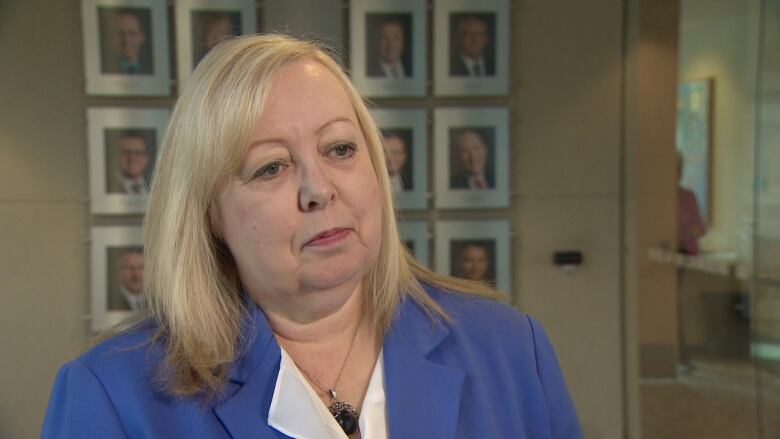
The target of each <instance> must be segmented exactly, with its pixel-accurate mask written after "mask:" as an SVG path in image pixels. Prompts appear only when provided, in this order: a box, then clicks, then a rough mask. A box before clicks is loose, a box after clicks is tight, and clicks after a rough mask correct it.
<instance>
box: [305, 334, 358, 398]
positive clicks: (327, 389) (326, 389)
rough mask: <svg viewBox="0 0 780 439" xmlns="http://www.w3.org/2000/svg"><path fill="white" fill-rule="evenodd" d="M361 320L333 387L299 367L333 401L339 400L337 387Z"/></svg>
mask: <svg viewBox="0 0 780 439" xmlns="http://www.w3.org/2000/svg"><path fill="white" fill-rule="evenodd" d="M361 324H362V320H361V322H358V327H357V328H355V333H354V334H352V341H351V342H350V343H349V349H347V355H345V356H344V361H343V362H342V363H341V368H339V373H338V375H336V381H335V382H334V383H333V387H328V386H325V385H323V384H322V383H321V382H320V380H318V379H317V378H315V377H314V375H312V374H310V373H309V372H307V371H305V370H303V368H302V367H300V366H298V369H300V371H301V372H303V374H304V375H306V377H308V378H309V379H310V380H311V381H312V382H313V383H314V384H315V385H316V386H317V387H319V388H320V390H322V391H323V392H325V393H326V394H328V395H329V396H330V399H331V401H337V400H338V397H337V395H336V388H337V387H338V385H339V381H341V374H342V373H344V369H345V368H346V366H347V360H349V356H350V354H351V353H352V348H353V347H354V346H355V340H357V335H358V332H359V331H360V325H361Z"/></svg>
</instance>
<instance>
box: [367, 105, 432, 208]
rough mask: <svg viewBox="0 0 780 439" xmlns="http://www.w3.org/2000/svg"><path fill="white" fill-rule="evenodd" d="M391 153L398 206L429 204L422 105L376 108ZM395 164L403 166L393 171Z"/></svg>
mask: <svg viewBox="0 0 780 439" xmlns="http://www.w3.org/2000/svg"><path fill="white" fill-rule="evenodd" d="M371 115H372V117H373V118H374V122H376V125H377V128H379V130H380V131H381V132H382V135H383V142H384V146H385V151H386V152H387V154H388V155H387V157H388V170H389V171H390V173H391V175H390V183H391V185H392V187H393V193H394V196H395V204H396V207H397V208H399V209H425V208H427V207H428V175H427V169H428V123H427V122H428V120H427V112H426V111H425V110H423V109H413V108H403V109H373V110H371ZM394 167H400V169H399V170H398V171H394Z"/></svg>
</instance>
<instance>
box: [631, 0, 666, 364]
mask: <svg viewBox="0 0 780 439" xmlns="http://www.w3.org/2000/svg"><path fill="white" fill-rule="evenodd" d="M631 5H632V7H631V14H630V19H631V21H632V22H631V24H630V26H629V29H631V33H630V35H629V44H628V64H627V69H628V74H627V77H626V88H627V101H626V102H627V108H626V161H625V164H626V174H625V175H626V193H625V199H626V211H625V214H626V225H627V227H626V232H627V234H626V254H625V262H626V285H627V290H626V291H627V292H628V296H627V305H628V306H630V308H629V310H630V315H631V316H632V317H631V319H629V321H628V322H629V324H630V325H632V328H631V330H632V331H633V330H636V339H637V340H638V352H636V353H635V354H633V355H636V357H632V358H631V361H633V360H636V361H638V363H639V368H640V370H641V374H642V376H667V377H668V376H674V373H675V366H676V363H677V346H676V342H677V316H676V311H675V310H676V285H675V283H676V278H675V271H674V268H673V267H671V266H668V265H661V264H658V263H655V262H653V261H651V260H650V259H649V258H648V249H650V248H653V247H668V248H674V245H675V242H676V237H675V231H676V229H675V228H676V221H675V212H676V203H675V197H676V195H675V178H676V177H675V173H676V170H675V166H674V165H673V163H674V157H675V152H674V141H675V139H674V133H675V111H676V89H677V67H676V66H677V26H678V13H677V11H678V3H677V1H676V0H656V1H644V2H643V1H632V2H631ZM632 341H633V340H632Z"/></svg>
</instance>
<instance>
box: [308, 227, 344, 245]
mask: <svg viewBox="0 0 780 439" xmlns="http://www.w3.org/2000/svg"><path fill="white" fill-rule="evenodd" d="M350 232H351V230H350V229H330V230H327V231H325V232H322V233H320V234H318V235H317V236H315V237H314V238H312V239H311V240H310V241H309V242H307V243H306V245H307V246H325V245H330V244H335V243H337V242H340V241H342V240H344V239H346V238H347V236H349V234H350Z"/></svg>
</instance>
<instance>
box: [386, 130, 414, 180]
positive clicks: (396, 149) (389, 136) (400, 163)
mask: <svg viewBox="0 0 780 439" xmlns="http://www.w3.org/2000/svg"><path fill="white" fill-rule="evenodd" d="M384 141H385V148H386V149H387V159H388V171H389V172H390V185H391V186H392V188H393V190H394V191H396V192H399V191H403V190H409V189H412V174H411V172H409V171H410V170H409V169H408V163H409V148H407V145H406V141H405V140H404V138H403V136H401V135H400V134H398V133H396V132H387V133H385V135H384Z"/></svg>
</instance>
